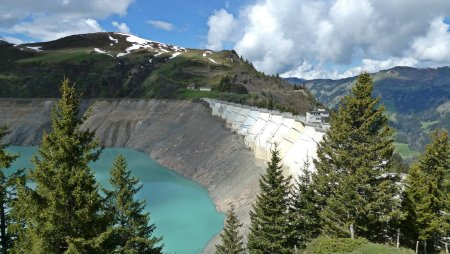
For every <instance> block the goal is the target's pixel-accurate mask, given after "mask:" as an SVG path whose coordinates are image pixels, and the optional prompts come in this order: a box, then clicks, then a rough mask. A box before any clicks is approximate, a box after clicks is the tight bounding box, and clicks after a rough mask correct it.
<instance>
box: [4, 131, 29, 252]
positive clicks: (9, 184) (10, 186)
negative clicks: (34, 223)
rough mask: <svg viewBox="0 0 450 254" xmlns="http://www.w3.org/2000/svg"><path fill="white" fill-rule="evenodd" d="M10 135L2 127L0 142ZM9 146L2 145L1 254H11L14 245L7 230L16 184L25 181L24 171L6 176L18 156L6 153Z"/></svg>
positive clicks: (10, 220)
mask: <svg viewBox="0 0 450 254" xmlns="http://www.w3.org/2000/svg"><path fill="white" fill-rule="evenodd" d="M8 133H9V130H8V128H7V127H6V126H0V141H1V140H3V138H4V137H5V136H6V135H7V134H8ZM7 147H8V144H3V143H0V234H1V235H0V243H1V253H9V248H10V247H11V245H12V241H13V237H14V236H13V234H12V233H11V232H10V231H9V230H7V228H8V227H9V226H10V224H12V223H13V221H12V220H13V219H12V217H11V215H10V211H11V205H12V202H14V201H15V199H16V195H17V193H16V182H17V181H20V180H21V181H22V182H23V181H24V175H23V170H18V171H17V172H15V173H13V174H11V175H9V176H6V175H5V172H4V170H5V169H8V168H9V167H10V166H11V164H12V162H13V161H14V160H15V159H17V158H18V157H19V156H18V155H13V154H10V153H8V152H7V151H6V148H7Z"/></svg>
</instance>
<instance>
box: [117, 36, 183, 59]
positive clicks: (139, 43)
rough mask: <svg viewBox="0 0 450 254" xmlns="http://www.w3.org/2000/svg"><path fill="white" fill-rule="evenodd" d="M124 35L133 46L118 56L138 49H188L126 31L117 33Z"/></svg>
mask: <svg viewBox="0 0 450 254" xmlns="http://www.w3.org/2000/svg"><path fill="white" fill-rule="evenodd" d="M115 34H119V35H123V36H127V38H126V41H128V42H131V43H133V44H132V46H130V47H128V48H127V49H125V51H126V53H119V54H117V56H118V57H121V56H124V55H127V54H130V53H131V51H133V50H137V49H156V48H158V49H159V50H160V51H163V52H171V51H172V52H173V51H175V52H186V51H187V49H185V48H182V47H177V46H169V45H167V44H164V43H160V42H157V41H150V40H146V39H142V38H139V37H137V36H134V35H131V34H124V33H115Z"/></svg>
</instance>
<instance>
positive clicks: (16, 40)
mask: <svg viewBox="0 0 450 254" xmlns="http://www.w3.org/2000/svg"><path fill="white" fill-rule="evenodd" d="M3 39H5V41H7V42H9V43H12V44H23V43H24V41H22V40H21V39H19V38H15V37H11V36H5V37H3ZM0 40H1V37H0Z"/></svg>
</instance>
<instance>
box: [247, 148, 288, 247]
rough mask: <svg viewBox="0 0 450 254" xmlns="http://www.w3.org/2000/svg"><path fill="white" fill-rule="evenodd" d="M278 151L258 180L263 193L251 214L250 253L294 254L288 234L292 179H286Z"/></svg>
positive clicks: (257, 199)
mask: <svg viewBox="0 0 450 254" xmlns="http://www.w3.org/2000/svg"><path fill="white" fill-rule="evenodd" d="M280 162H281V158H280V156H279V152H278V150H277V148H275V150H273V151H272V157H271V160H270V162H269V163H268V167H267V169H266V173H265V174H264V175H262V176H261V178H260V180H259V187H260V194H258V196H257V197H256V204H255V205H253V211H251V212H250V233H249V235H248V244H247V246H248V250H249V253H250V254H260V253H271V254H276V253H291V252H292V250H291V249H289V241H288V240H289V232H288V202H289V201H288V196H289V190H290V177H289V178H286V177H284V176H283V170H282V166H281V164H280Z"/></svg>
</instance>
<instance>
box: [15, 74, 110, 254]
mask: <svg viewBox="0 0 450 254" xmlns="http://www.w3.org/2000/svg"><path fill="white" fill-rule="evenodd" d="M60 89H61V94H62V97H61V99H60V100H59V101H58V102H57V104H56V106H55V107H54V109H53V111H52V115H51V120H52V131H51V132H50V133H44V134H43V138H42V143H41V145H40V146H39V148H38V155H37V156H34V158H33V160H32V161H33V163H34V166H35V168H34V170H32V171H31V172H30V174H29V180H30V181H31V182H33V183H34V184H35V188H22V189H21V191H20V192H19V202H18V203H17V205H16V207H17V210H18V216H20V217H21V219H22V220H23V223H24V224H25V228H24V230H22V231H21V232H20V235H19V238H18V239H17V244H15V251H16V252H18V253H64V252H66V251H68V253H80V252H85V253H86V252H96V253H102V249H101V248H100V244H101V243H99V242H98V241H97V240H98V239H103V238H104V236H102V237H100V236H101V235H102V234H103V233H105V232H106V227H107V226H108V222H107V221H105V216H104V214H103V208H104V206H103V205H104V204H103V198H102V197H101V196H100V194H99V192H98V185H97V183H96V180H95V178H94V174H93V172H92V171H91V169H90V168H89V166H88V164H89V163H91V162H93V161H95V160H97V159H98V157H99V155H100V153H101V149H100V148H99V143H98V141H97V140H96V139H95V137H94V132H93V131H89V130H82V129H81V128H80V127H81V125H82V124H83V122H84V121H85V119H86V117H85V116H83V117H81V118H80V117H79V111H78V108H79V103H80V100H79V97H78V96H77V94H76V92H75V88H74V87H73V86H71V85H69V81H68V80H67V79H65V80H64V81H63V82H62V85H61V88H60ZM99 237H100V238H99ZM99 248H100V249H99Z"/></svg>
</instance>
